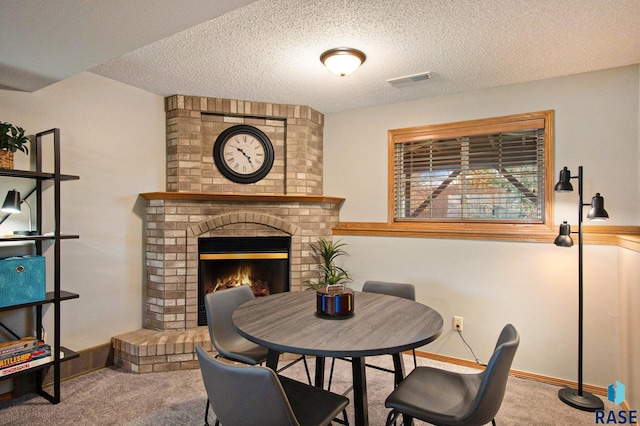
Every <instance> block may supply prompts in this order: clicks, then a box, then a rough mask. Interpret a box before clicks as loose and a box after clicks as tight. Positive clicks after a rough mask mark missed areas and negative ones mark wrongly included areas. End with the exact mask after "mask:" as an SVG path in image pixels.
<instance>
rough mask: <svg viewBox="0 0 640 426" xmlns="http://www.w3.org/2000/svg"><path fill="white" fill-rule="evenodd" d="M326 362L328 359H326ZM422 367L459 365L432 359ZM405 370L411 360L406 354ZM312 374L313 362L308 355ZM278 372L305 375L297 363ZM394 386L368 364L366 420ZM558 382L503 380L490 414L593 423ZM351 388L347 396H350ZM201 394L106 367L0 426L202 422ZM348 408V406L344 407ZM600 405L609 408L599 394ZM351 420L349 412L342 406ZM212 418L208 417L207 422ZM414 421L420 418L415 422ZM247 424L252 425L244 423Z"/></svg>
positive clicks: (375, 420)
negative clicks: (54, 400) (58, 398)
mask: <svg viewBox="0 0 640 426" xmlns="http://www.w3.org/2000/svg"><path fill="white" fill-rule="evenodd" d="M370 360H371V361H372V362H376V363H377V364H379V365H386V366H390V365H391V357H390V356H384V357H376V358H370ZM327 361H328V362H327V368H328V366H329V364H330V360H327ZM418 361H419V364H421V365H435V366H439V367H445V368H451V369H461V370H463V369H464V368H462V367H456V366H451V365H448V364H443V363H438V362H435V361H431V360H426V359H419V360H418ZM405 366H406V367H407V370H410V369H411V367H413V360H412V359H410V357H405ZM310 368H311V369H312V372H313V360H311V361H310ZM285 375H287V376H289V377H293V378H297V379H299V380H304V381H306V379H305V378H304V377H305V376H304V368H303V366H302V364H301V363H299V364H297V365H295V366H294V367H292V368H290V369H288V370H286V372H285ZM350 379H351V366H350V364H348V363H346V362H344V361H340V360H338V361H336V373H335V374H334V381H333V385H332V390H333V391H336V392H342V391H344V390H345V389H348V388H349V386H350V384H351V383H350ZM392 389H393V376H392V375H391V374H389V373H385V372H381V371H378V370H374V369H367V390H368V392H367V394H368V400H369V422H370V424H371V426H378V425H384V423H385V419H386V416H387V413H388V410H387V409H386V408H384V400H385V398H386V396H387V395H388V394H389V393H390V392H391V391H392ZM557 391H558V388H557V387H555V386H551V385H546V384H541V383H538V382H534V381H531V380H524V379H518V378H514V377H510V378H509V384H508V386H507V392H506V395H505V398H504V402H503V404H502V408H501V409H500V412H499V413H498V416H497V417H496V422H497V424H498V425H499V426H504V425H567V426H569V425H570V426H576V425H593V424H595V415H594V413H588V412H582V411H580V410H576V409H573V408H570V407H568V406H567V405H565V404H563V403H562V402H561V401H559V400H558V398H557V396H556V394H557ZM351 395H352V394H351V393H349V394H347V396H349V397H351ZM205 403H206V394H205V390H204V386H203V384H202V377H201V376H200V371H199V370H189V371H175V372H167V373H151V374H132V373H126V372H123V371H122V370H119V369H117V368H105V369H101V370H98V371H95V372H93V373H90V374H87V375H84V376H82V377H78V378H75V379H73V380H69V381H66V382H64V383H62V402H60V404H57V405H52V404H49V403H48V402H47V401H46V400H45V399H44V398H42V397H39V396H37V395H35V394H31V395H25V396H23V397H21V398H18V399H17V400H14V401H11V402H9V403H5V404H0V425H127V426H129V425H130V426H134V425H181V426H182V425H199V426H201V425H203V424H204V407H205ZM349 408H351V405H350V406H349ZM605 409H613V406H612V404H611V403H609V402H608V401H606V400H605ZM349 418H350V422H352V424H353V412H352V411H349ZM213 421H214V418H213V416H210V422H211V424H212V425H213ZM416 424H417V425H423V424H424V423H422V422H418V421H416ZM248 426H253V425H248Z"/></svg>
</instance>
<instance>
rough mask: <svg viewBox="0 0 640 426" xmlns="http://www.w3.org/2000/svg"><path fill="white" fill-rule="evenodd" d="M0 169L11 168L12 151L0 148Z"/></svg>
mask: <svg viewBox="0 0 640 426" xmlns="http://www.w3.org/2000/svg"><path fill="white" fill-rule="evenodd" d="M0 169H7V170H13V152H11V151H7V150H0Z"/></svg>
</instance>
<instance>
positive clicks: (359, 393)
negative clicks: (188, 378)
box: [233, 291, 443, 426]
mask: <svg viewBox="0 0 640 426" xmlns="http://www.w3.org/2000/svg"><path fill="white" fill-rule="evenodd" d="M354 305H355V308H354V314H353V316H351V317H349V318H345V319H327V318H326V317H322V316H319V315H317V314H316V292H315V291H294V292H285V293H277V294H273V295H270V296H266V297H260V298H256V299H254V300H252V301H249V302H247V303H244V304H243V305H241V306H239V307H238V308H237V309H236V310H235V311H234V312H233V323H234V326H235V328H236V330H237V331H238V333H240V335H242V336H244V337H245V338H247V339H248V340H250V341H252V342H255V343H257V344H260V345H262V346H265V347H266V348H268V349H269V353H268V357H267V366H268V367H269V368H272V369H273V370H276V368H277V365H278V358H279V356H280V354H281V353H283V352H289V353H295V354H300V355H309V356H315V357H316V370H315V385H316V386H318V387H323V386H324V371H325V368H324V359H325V357H350V358H351V359H352V362H351V365H352V374H353V405H354V414H355V424H356V425H357V426H360V425H368V424H369V418H368V403H367V384H366V374H365V357H367V356H373V355H385V354H389V355H392V356H393V364H394V372H395V381H396V383H399V382H400V381H402V379H404V374H405V373H404V363H403V359H402V352H403V351H405V350H409V349H414V348H417V347H419V346H423V345H425V344H427V343H429V342H432V341H433V340H435V339H436V338H437V337H438V336H440V334H441V333H442V326H443V320H442V316H441V315H440V314H439V313H438V312H436V311H435V310H434V309H432V308H430V307H428V306H426V305H423V304H421V303H418V302H414V301H412V300H408V299H403V298H400V297H395V296H388V295H384V294H377V293H368V292H355V293H354ZM389 392H390V393H391V390H390V391H389Z"/></svg>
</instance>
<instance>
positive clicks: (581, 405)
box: [558, 388, 604, 411]
mask: <svg viewBox="0 0 640 426" xmlns="http://www.w3.org/2000/svg"><path fill="white" fill-rule="evenodd" d="M558 398H559V399H560V401H562V402H564V403H565V404H567V405H570V406H572V407H573V408H577V409H578V410H582V411H596V410H603V409H604V402H602V400H601V399H600V398H598V397H597V396H595V395H593V394H591V393H589V392H584V391H583V392H582V395H580V394H579V393H578V391H577V390H576V389H571V388H562V389H560V390H559V391H558Z"/></svg>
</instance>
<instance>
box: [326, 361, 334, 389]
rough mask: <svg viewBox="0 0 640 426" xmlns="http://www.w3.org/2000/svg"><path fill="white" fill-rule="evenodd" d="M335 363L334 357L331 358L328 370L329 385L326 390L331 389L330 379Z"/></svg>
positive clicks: (331, 378)
mask: <svg viewBox="0 0 640 426" xmlns="http://www.w3.org/2000/svg"><path fill="white" fill-rule="evenodd" d="M335 365H336V359H335V358H331V370H330V371H329V385H328V386H327V390H328V391H330V390H331V381H332V380H333V367H334V366H335Z"/></svg>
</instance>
